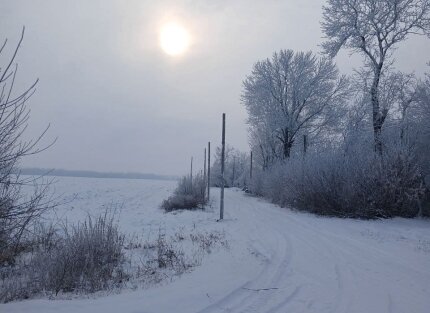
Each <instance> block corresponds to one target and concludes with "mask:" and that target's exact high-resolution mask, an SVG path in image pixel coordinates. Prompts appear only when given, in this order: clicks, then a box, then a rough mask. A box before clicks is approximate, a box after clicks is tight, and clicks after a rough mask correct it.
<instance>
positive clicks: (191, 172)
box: [190, 157, 193, 184]
mask: <svg viewBox="0 0 430 313" xmlns="http://www.w3.org/2000/svg"><path fill="white" fill-rule="evenodd" d="M190 179H191V184H192V183H193V157H191V170H190Z"/></svg>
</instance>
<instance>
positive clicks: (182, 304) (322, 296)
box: [0, 178, 430, 313]
mask: <svg viewBox="0 0 430 313" xmlns="http://www.w3.org/2000/svg"><path fill="white" fill-rule="evenodd" d="M174 187H175V182H169V181H151V180H116V179H88V178H59V182H58V183H57V184H56V192H57V193H58V194H62V195H63V196H62V197H63V198H64V199H65V200H71V201H70V202H69V203H66V204H64V205H63V206H62V207H61V208H59V209H58V210H57V212H56V216H57V217H59V218H64V217H67V219H68V220H69V221H71V222H72V221H76V220H80V219H82V218H83V217H85V215H86V214H88V213H89V214H93V215H94V214H96V213H99V212H103V210H104V209H103V207H104V206H107V205H112V204H116V203H120V204H122V209H120V219H119V223H120V226H121V229H122V230H123V231H125V232H127V233H128V234H136V235H139V236H140V235H142V234H143V235H142V236H150V234H151V233H154V232H156V231H159V229H160V228H163V229H164V230H165V231H166V232H168V233H170V232H172V233H173V232H175V231H176V230H178V229H181V228H182V229H187V228H198V229H201V230H207V231H211V230H217V231H225V233H226V236H227V239H228V240H229V244H230V249H218V250H216V251H213V253H211V254H209V255H208V256H206V257H205V258H204V259H203V263H202V265H201V266H199V267H197V268H195V269H194V270H193V271H192V272H190V273H186V274H184V275H183V276H182V277H179V278H178V279H175V280H173V281H172V282H165V283H164V284H161V285H157V286H154V287H152V288H149V289H137V290H134V291H132V290H124V291H123V292H121V293H120V294H112V295H109V296H104V297H97V298H93V297H89V298H87V299H74V300H45V299H35V300H27V301H21V302H14V303H8V304H3V305H0V312H2V313H3V312H8V313H13V312H26V313H31V312H37V313H49V312H56V313H66V312H67V313H69V312H70V313H79V312H94V313H108V312H112V313H114V312H115V313H117V312H121V313H128V312H130V313H131V312H133V313H135V312H136V313H137V312H140V313H149V312H153V313H163V312H166V313H167V312H168V313H173V312H175V313H193V312H200V313H211V312H257V313H260V312H261V313H263V312H267V313H269V312H271V313H272V312H273V313H275V312H280V313H284V312H315V313H323V312H348V313H354V312H357V313H358V312H360V313H371V312H378V313H379V312H399V313H405V312H408V313H421V312H422V313H427V312H430V222H429V221H423V220H407V219H393V220H382V221H357V220H342V219H337V218H322V217H315V216H313V215H310V214H303V213H297V212H293V211H291V210H288V209H282V208H279V207H277V206H275V205H272V204H269V203H267V202H266V201H264V200H261V199H258V198H254V197H250V196H247V195H245V194H244V193H243V192H241V191H240V190H237V189H230V190H226V202H225V210H226V212H225V217H226V219H225V220H224V221H223V222H220V223H217V222H216V219H217V217H218V212H217V208H218V197H219V191H218V190H217V189H212V191H211V193H212V199H213V203H212V208H210V209H209V210H208V211H206V212H202V211H197V212H180V213H176V214H164V213H162V212H161V211H160V210H159V209H158V207H159V204H160V203H161V201H162V200H163V199H164V198H166V197H167V196H168V195H169V194H170V192H171V191H172V190H173V189H174ZM72 194H76V196H72ZM53 218H55V217H53Z"/></svg>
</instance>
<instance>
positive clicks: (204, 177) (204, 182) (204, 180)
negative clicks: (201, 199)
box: [202, 148, 206, 195]
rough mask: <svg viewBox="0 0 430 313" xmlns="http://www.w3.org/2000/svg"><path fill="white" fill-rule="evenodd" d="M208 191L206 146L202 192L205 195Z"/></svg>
mask: <svg viewBox="0 0 430 313" xmlns="http://www.w3.org/2000/svg"><path fill="white" fill-rule="evenodd" d="M205 191H206V148H205V155H204V162H203V188H202V194H203V195H204V194H205Z"/></svg>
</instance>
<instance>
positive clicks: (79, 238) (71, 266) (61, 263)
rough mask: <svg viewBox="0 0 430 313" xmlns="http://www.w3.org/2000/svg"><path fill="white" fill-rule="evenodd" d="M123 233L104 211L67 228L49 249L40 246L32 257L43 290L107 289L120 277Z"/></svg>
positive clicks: (119, 279)
mask: <svg viewBox="0 0 430 313" xmlns="http://www.w3.org/2000/svg"><path fill="white" fill-rule="evenodd" d="M123 243H124V236H123V235H122V234H120V232H119V231H118V227H117V225H116V224H114V219H113V216H109V215H108V214H107V213H106V214H104V215H102V216H100V217H98V218H96V219H95V220H93V219H92V218H91V217H88V218H87V220H86V221H85V222H84V223H82V224H78V225H76V226H72V227H71V229H69V228H67V227H65V228H64V238H62V239H61V240H59V242H57V243H56V244H55V245H54V246H53V247H51V248H50V249H49V248H48V249H46V248H45V249H41V250H40V251H38V252H37V253H36V255H35V256H34V258H33V261H32V266H33V268H34V269H35V275H36V277H34V278H35V279H38V280H39V281H40V283H41V286H42V287H43V289H45V290H50V291H53V292H55V294H58V292H60V291H63V292H71V291H75V292H95V291H98V290H103V289H108V288H110V287H111V286H112V284H117V283H120V282H121V281H122V280H123V279H124V273H122V271H121V264H122V262H123V261H124V253H123Z"/></svg>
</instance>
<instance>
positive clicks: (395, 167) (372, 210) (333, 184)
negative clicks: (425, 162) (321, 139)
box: [251, 145, 423, 219]
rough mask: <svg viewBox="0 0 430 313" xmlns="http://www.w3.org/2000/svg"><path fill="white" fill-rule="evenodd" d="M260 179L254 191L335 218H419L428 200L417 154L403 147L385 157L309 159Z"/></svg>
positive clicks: (356, 152)
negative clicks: (424, 200)
mask: <svg viewBox="0 0 430 313" xmlns="http://www.w3.org/2000/svg"><path fill="white" fill-rule="evenodd" d="M257 179H258V181H255V182H253V183H252V184H251V188H256V192H257V193H260V194H262V195H263V196H264V197H266V198H268V199H270V200H271V201H272V202H274V203H277V204H279V205H281V206H287V205H289V206H292V207H295V208H297V209H299V210H304V211H309V212H312V213H316V214H321V215H329V216H340V217H354V218H366V219H367V218H379V217H394V216H402V217H413V216H416V215H417V214H418V211H419V201H418V200H419V199H420V197H421V196H422V195H423V187H422V179H421V177H420V174H419V168H418V165H417V162H416V160H415V159H414V158H413V154H412V153H411V151H410V149H408V148H407V147H402V146H397V145H392V146H390V147H386V149H385V151H384V154H383V155H382V156H380V155H377V154H376V153H374V152H373V151H372V150H370V149H369V150H367V149H365V148H363V147H357V148H356V149H352V148H351V149H350V150H349V151H347V152H345V151H344V150H342V149H340V148H338V149H333V150H331V151H325V152H323V153H318V154H317V153H314V154H308V155H306V157H305V158H303V157H300V158H299V157H297V158H292V159H289V160H288V161H286V162H284V163H279V164H276V165H274V166H273V167H272V168H271V169H269V170H267V171H265V172H262V173H261V174H260V175H256V178H255V180H257ZM252 191H253V190H252Z"/></svg>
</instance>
